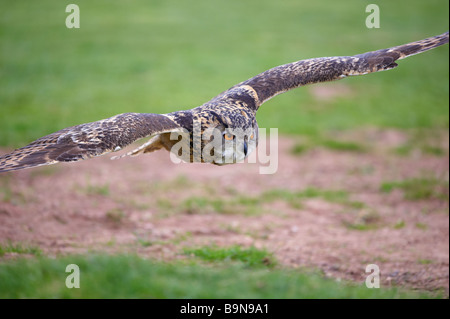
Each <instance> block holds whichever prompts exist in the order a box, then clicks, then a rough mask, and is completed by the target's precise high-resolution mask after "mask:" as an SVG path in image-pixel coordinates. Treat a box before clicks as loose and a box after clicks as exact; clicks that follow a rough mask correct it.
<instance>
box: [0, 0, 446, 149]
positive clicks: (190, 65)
mask: <svg viewBox="0 0 450 319" xmlns="http://www.w3.org/2000/svg"><path fill="white" fill-rule="evenodd" d="M0 3H1V7H2V10H1V12H0V30H1V32H0V43H2V45H1V47H0V75H1V76H0V87H1V88H2V89H1V90H0V105H1V107H0V145H1V146H8V147H17V146H21V145H23V144H24V143H27V142H30V141H32V140H35V139H37V138H39V137H40V136H43V135H45V134H48V133H50V132H53V131H56V130H59V129H61V128H64V127H67V126H71V125H75V124H79V123H85V122H90V121H95V120H99V119H102V118H106V117H109V116H112V115H114V114H117V113H122V112H152V113H166V112H171V111H175V110H179V109H188V108H191V107H195V106H198V105H200V104H202V103H204V102H206V101H208V100H209V99H211V98H212V97H214V96H215V95H217V94H218V93H220V92H222V91H223V90H225V89H227V88H229V87H231V86H232V85H234V84H236V83H238V82H240V81H243V80H245V79H247V78H250V77H252V76H254V75H256V74H258V73H260V72H262V71H265V70H266V69H268V68H271V67H274V66H277V65H280V64H284V63H288V62H292V61H296V60H300V59H305V58H311V57H319V56H334V55H349V54H357V53H362V52H365V51H369V50H374V49H380V48H385V47H389V46H394V45H399V44H402V43H405V42H409V41H414V40H418V39H422V38H425V37H428V36H432V35H436V34H440V33H442V32H444V31H446V30H447V29H448V21H449V17H448V8H449V3H448V2H447V1H441V0H430V1H420V0H412V1H384V2H382V3H379V5H380V10H381V23H382V27H381V28H380V29H376V30H375V29H367V28H366V27H365V25H364V21H365V18H366V16H367V13H366V12H365V7H366V5H367V4H368V3H367V2H364V1H359V0H346V1H344V2H337V1H333V0H324V1H309V2H304V1H297V0H286V1H283V2H274V1H271V0H258V1H257V0H253V1H238V0H230V1H227V2H226V4H223V5H221V6H220V8H218V7H217V4H216V3H214V2H211V1H208V0H197V1H189V2H183V1H181V2H180V1H175V0H167V1H151V2H148V1H144V0H130V1H127V2H126V3H114V5H111V4H110V3H109V2H108V1H106V0H100V1H95V2H94V1H87V0H79V1H77V4H78V5H79V7H80V12H81V28H80V29H67V28H66V27H65V23H64V22H65V18H66V17H67V15H68V14H67V13H66V12H65V6H66V5H67V4H66V3H62V2H61V1H58V0H41V1H36V2H31V3H30V2H28V1H7V0H0ZM323 21H327V23H323ZM448 47H449V46H448V45H447V46H444V47H441V48H438V49H436V50H433V51H432V52H427V53H424V54H421V55H417V56H413V57H410V58H408V59H406V60H403V61H400V66H399V68H397V69H395V70H392V71H389V72H381V73H377V74H371V75H367V76H362V77H354V78H349V79H345V80H342V81H341V82H340V83H342V84H343V85H346V86H348V87H349V89H350V91H351V92H352V94H351V96H350V95H349V96H340V97H339V98H336V99H332V100H330V101H327V102H326V103H325V102H323V101H321V100H320V99H316V98H315V97H314V96H313V94H312V93H311V92H310V90H309V89H308V88H302V89H298V90H295V91H293V92H290V93H287V94H283V95H281V96H279V97H277V98H275V99H273V100H271V101H269V102H267V104H266V105H264V106H263V107H262V108H261V109H260V110H259V111H258V122H259V126H260V127H266V128H269V127H277V128H279V131H280V133H281V134H304V135H309V136H314V135H317V134H319V135H320V134H322V133H323V132H328V131H334V130H349V129H354V128H359V127H366V126H375V127H395V128H405V129H407V128H418V127H424V128H431V127H434V128H444V129H445V128H448V123H449V120H448V119H449V112H448V111H449V109H448V104H449V99H448V96H449V94H448V92H449V89H448V87H449V82H448V78H449V76H448V75H449V72H448V70H449V68H448V52H449V51H448ZM324 85H329V86H332V85H333V84H332V83H329V84H324ZM339 147H342V145H341V146H339Z"/></svg>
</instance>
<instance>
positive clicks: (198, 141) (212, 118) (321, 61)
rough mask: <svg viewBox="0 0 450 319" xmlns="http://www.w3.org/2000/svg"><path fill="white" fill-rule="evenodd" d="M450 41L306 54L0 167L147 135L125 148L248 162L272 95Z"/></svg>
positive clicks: (64, 133) (87, 153)
mask: <svg viewBox="0 0 450 319" xmlns="http://www.w3.org/2000/svg"><path fill="white" fill-rule="evenodd" d="M448 41H449V34H448V32H446V33H444V34H441V35H438V36H434V37H431V38H427V39H424V40H421V41H416V42H411V43H408V44H405V45H400V46H396V47H392V48H389V49H383V50H378V51H372V52H367V53H363V54H358V55H354V56H339V57H324V58H314V59H307V60H302V61H298V62H294V63H290V64H285V65H281V66H278V67H275V68H273V69H270V70H267V71H265V72H263V73H261V74H259V75H257V76H255V77H253V78H251V79H249V80H247V81H244V82H241V83H239V84H237V85H235V86H233V87H231V88H230V89H229V90H227V91H225V92H223V93H221V94H219V95H218V96H216V97H215V98H213V99H212V100H210V101H209V102H206V103H205V104H203V105H201V106H199V107H196V108H193V109H190V110H185V111H176V112H173V113H168V114H152V113H123V114H119V115H116V116H113V117H110V118H108V119H104V120H100V121H97V122H92V123H86V124H80V125H76V126H72V127H68V128H65V129H62V130H60V131H58V132H55V133H52V134H50V135H47V136H44V137H41V138H39V139H37V140H36V141H34V142H32V143H30V144H28V145H27V146H24V147H22V148H19V149H16V150H14V151H13V152H11V153H9V154H6V155H2V156H0V172H7V171H12V170H19V169H24V168H30V167H36V166H41V165H49V164H55V163H58V162H75V161H79V160H84V159H88V158H91V157H95V156H99V155H103V154H106V153H109V152H116V151H119V150H121V149H122V148H124V147H126V146H127V145H129V144H131V143H133V142H134V141H136V140H138V139H141V138H145V137H151V138H150V139H149V141H148V142H146V143H144V144H143V145H142V146H140V147H139V148H137V149H135V150H133V151H131V152H128V153H126V154H124V155H123V156H125V155H138V154H141V153H148V152H153V151H156V150H159V149H166V150H168V151H170V152H172V153H174V154H175V156H178V157H180V158H181V159H183V160H185V161H187V162H210V163H213V164H218V165H222V164H227V163H236V162H240V161H243V160H244V159H245V158H246V157H247V156H248V155H249V154H250V153H251V152H252V151H254V150H255V149H256V147H257V143H258V124H257V122H256V118H255V116H256V111H257V110H258V109H259V107H260V106H261V105H262V104H263V103H264V102H266V101H267V100H269V99H271V98H273V97H274V96H276V95H278V94H281V93H284V92H286V91H289V90H291V89H294V88H297V87H300V86H303V85H307V84H313V83H318V82H326V81H333V80H338V79H342V78H345V77H348V76H352V75H363V74H368V73H372V72H378V71H384V70H390V69H393V68H395V67H397V63H396V61H397V60H400V59H403V58H406V57H408V56H411V55H414V54H418V53H421V52H424V51H427V50H430V49H433V48H436V47H438V46H440V45H443V44H446V43H448ZM205 136H206V137H205ZM205 155H211V156H205Z"/></svg>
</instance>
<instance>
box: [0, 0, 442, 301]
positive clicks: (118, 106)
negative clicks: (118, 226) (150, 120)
mask: <svg viewBox="0 0 450 319" xmlns="http://www.w3.org/2000/svg"><path fill="white" fill-rule="evenodd" d="M69 3H70V2H67V3H66V2H61V1H57V0H40V1H24V0H18V1H7V0H0V5H1V9H2V10H0V146H3V147H10V148H12V147H19V146H22V145H24V144H25V143H28V142H30V141H32V140H35V139H37V138H39V137H41V136H43V135H46V134H48V133H51V132H54V131H57V130H59V129H62V128H64V127H67V126H71V125H76V124H80V123H85V122H91V121H96V120H99V119H102V118H106V117H110V116H112V115H115V114H118V113H123V112H149V113H167V112H172V111H176V110H179V109H189V108H192V107H195V106H198V105H200V104H202V103H204V102H206V101H208V100H209V99H211V98H212V97H214V96H215V95H217V94H219V93H220V92H222V91H224V90H226V89H227V88H229V87H231V86H232V85H234V84H236V83H238V82H240V81H243V80H245V79H247V78H250V77H252V76H254V75H256V74H258V73H260V72H263V71H265V70H267V69H269V68H271V67H274V66H277V65H280V64H284V63H289V62H293V61H297V60H301V59H306V58H311V57H320V56H335V55H352V54H358V53H362V52H366V51H371V50H377V49H381V48H387V47H390V46H395V45H399V44H403V43H407V42H411V41H415V40H419V39H423V38H426V37H429V36H433V35H437V34H441V33H443V32H445V31H446V30H448V21H449V19H448V9H449V3H448V1H443V0H429V1H419V0H410V1H406V0H401V1H387V0H383V1H377V2H374V1H363V0H346V1H345V2H342V1H339V2H338V1H332V0H322V1H298V0H284V1H282V2H280V1H278V2H277V1H269V0H258V1H256V0H254V1H238V0H228V1H221V2H217V1H210V0H209V1H208V0H195V1H174V0H164V1H163V0H152V1H144V0H129V1H126V2H114V3H111V2H110V1H105V0H99V1H95V2H94V1H87V0H77V1H75V3H76V4H77V5H79V7H80V10H81V28H80V29H67V28H66V26H65V19H66V17H67V15H68V13H66V12H65V7H66V5H67V4H69ZM369 3H377V4H378V5H379V6H380V10H381V28H380V29H367V28H366V27H365V19H366V17H367V15H368V14H367V13H366V12H365V8H366V6H367V5H368V4H369ZM448 50H449V49H448V45H447V46H444V47H441V48H439V49H437V50H434V51H432V52H428V53H425V54H421V55H417V56H414V57H411V58H408V59H406V60H403V61H400V67H399V68H397V69H395V70H392V71H389V72H381V73H376V74H372V75H368V76H363V77H355V78H349V79H346V80H343V81H341V82H340V83H341V84H344V85H345V86H347V87H348V88H349V89H350V92H351V94H349V95H342V96H339V97H337V98H335V99H332V100H328V101H323V100H320V99H317V98H315V96H314V94H312V92H311V91H310V90H309V89H308V88H302V89H298V90H294V91H292V92H289V93H287V94H283V95H281V96H279V97H277V98H275V99H273V100H271V101H269V102H267V103H266V104H265V105H264V106H263V107H262V108H261V109H260V110H259V111H258V115H257V118H258V123H259V126H260V127H266V128H270V127H276V128H279V131H280V133H282V134H295V135H306V136H316V135H321V134H323V133H324V132H325V133H326V132H330V131H335V130H353V129H359V128H364V127H373V126H375V127H381V128H388V127H393V128H398V129H422V128H424V129H429V128H433V129H438V130H439V129H448V126H449V112H448V96H449V86H448V84H449V83H448V78H449V72H448V71H449V67H448V55H449V51H448ZM324 85H326V86H333V85H335V84H333V83H328V84H324ZM13 248H14V249H15V250H17V247H15V246H14V247H13ZM8 249H9V250H11V247H9V248H8ZM9 250H8V251H9ZM69 259H70V260H69ZM69 259H60V258H58V259H56V260H53V259H48V258H42V259H41V258H40V257H39V259H38V260H31V261H28V260H25V259H20V260H18V261H17V262H5V263H2V264H1V265H0V278H1V281H0V283H1V285H0V297H9V298H10V297H13V298H15V297H44V298H47V297H160V298H164V297H172V298H183V297H191V298H195V297H198V298H201V297H209V298H215V297H217V298H219V297H220V298H224V297H225V298H227V297H248V298H268V297H269V298H273V297H276V298H302V297H303V298H308V297H311V298H315V297H321V298H327V297H330V298H346V297H355V298H363V297H368V298H371V297H374V298H375V297H380V298H395V297H398V298H403V297H411V296H412V295H411V294H403V293H399V292H398V291H397V290H383V291H377V292H374V291H372V290H368V289H366V288H355V287H351V286H345V285H341V284H338V283H335V282H332V281H329V280H326V279H323V278H321V277H320V276H309V275H304V274H301V273H300V274H299V273H297V272H292V273H291V272H288V273H286V271H285V270H284V269H275V270H270V271H269V270H267V269H263V270H261V269H258V270H257V271H256V270H248V269H245V270H243V269H241V268H236V267H240V266H236V267H235V266H230V267H227V266H225V267H223V268H220V267H217V266H218V265H214V267H212V268H211V267H207V268H205V267H204V265H199V264H194V265H178V264H165V263H156V264H155V263H148V262H146V261H143V260H140V259H138V258H137V257H130V256H117V257H104V256H100V257H98V256H97V257H95V256H94V257H89V256H87V257H85V258H84V257H76V258H75V259H74V258H69ZM69 262H70V263H72V262H75V263H77V264H79V265H80V266H82V267H84V268H86V267H87V268H88V269H87V270H86V271H85V272H83V276H85V277H84V278H86V280H85V281H83V284H84V283H86V284H87V285H88V286H87V287H85V289H84V290H78V291H77V290H68V289H66V288H65V286H64V287H63V286H58V285H60V284H61V285H62V284H63V283H64V281H63V280H61V278H65V276H66V275H67V274H65V273H64V272H62V274H60V275H58V272H60V271H61V269H64V267H65V265H66V264H67V263H69ZM123 275H126V276H125V277H124V276H123ZM58 276H59V277H58ZM92 278H96V280H94V279H92ZM155 278H156V279H157V280H158V281H157V282H156V283H153V284H152V282H150V281H147V280H154V279H155ZM143 279H145V280H143ZM99 282H101V283H102V285H100V284H98V283H99ZM180 282H181V283H186V284H184V285H183V284H180ZM52 283H57V284H52ZM261 283H263V285H262V286H261ZM96 284H97V285H98V286H95V285H96ZM211 287H218V288H217V289H211ZM124 289H125V290H124Z"/></svg>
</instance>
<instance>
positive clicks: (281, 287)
mask: <svg viewBox="0 0 450 319" xmlns="http://www.w3.org/2000/svg"><path fill="white" fill-rule="evenodd" d="M68 264H76V265H78V266H79V269H80V288H79V289H76V288H73V289H68V288H66V286H65V280H66V276H68V275H69V274H68V273H66V272H65V269H66V266H67V265H68ZM361 271H363V269H362V270H361ZM0 282H1V285H0V298H257V299H259V298H281V299H285V298H389V299H391V298H429V297H431V296H430V295H429V294H419V293H415V292H408V291H402V290H399V289H395V288H388V287H383V285H382V286H381V288H380V289H367V288H366V287H365V285H364V283H363V282H361V283H360V284H353V285H351V284H348V283H346V282H336V281H334V280H331V279H325V278H323V277H322V276H321V275H319V274H317V273H311V272H307V271H296V270H289V269H277V268H274V269H271V270H269V269H267V268H266V267H260V268H258V267H256V268H255V267H253V268H248V267H245V266H244V265H241V264H234V265H231V266H230V265H228V266H227V267H220V266H219V267H209V266H205V265H199V264H197V263H194V262H188V263H180V262H178V263H162V262H155V261H149V260H145V259H142V258H139V257H136V256H125V255H118V256H104V255H100V256H99V255H87V256H68V257H63V258H38V259H19V260H15V261H8V262H3V263H1V264H0Z"/></svg>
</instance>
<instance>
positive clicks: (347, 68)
mask: <svg viewBox="0 0 450 319" xmlns="http://www.w3.org/2000/svg"><path fill="white" fill-rule="evenodd" d="M448 40H449V33H448V32H446V33H443V34H441V35H438V36H434V37H431V38H427V39H424V40H420V41H416V42H411V43H408V44H405V45H400V46H396V47H392V48H389V49H383V50H378V51H372V52H367V53H363V54H358V55H354V56H339V57H326V58H315V59H308V60H302V61H298V62H294V63H290V64H285V65H281V66H278V67H275V68H273V69H270V70H268V71H266V72H263V73H261V74H259V75H257V76H255V77H253V78H251V79H249V80H247V81H244V82H241V83H239V84H237V85H235V86H234V87H232V88H231V89H230V90H228V91H225V92H224V93H222V94H221V95H219V96H218V97H216V98H215V100H216V99H221V98H223V97H229V96H230V95H243V96H246V97H249V96H250V97H251V98H252V99H253V101H252V103H248V102H246V104H247V105H248V107H250V108H256V109H258V108H259V106H261V104H263V103H264V102H266V101H267V100H269V99H271V98H272V97H274V96H276V95H278V94H281V93H284V92H286V91H289V90H291V89H294V88H297V87H299V86H303V85H307V84H313V83H318V82H327V81H333V80H338V79H341V78H345V77H347V76H350V75H363V74H367V73H372V72H377V71H384V70H390V69H393V68H395V67H397V63H395V61H397V60H400V59H404V58H406V57H408V56H411V55H414V54H418V53H421V52H424V51H427V50H430V49H433V48H436V47H438V46H440V45H443V44H446V43H448ZM213 101H214V100H213Z"/></svg>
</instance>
